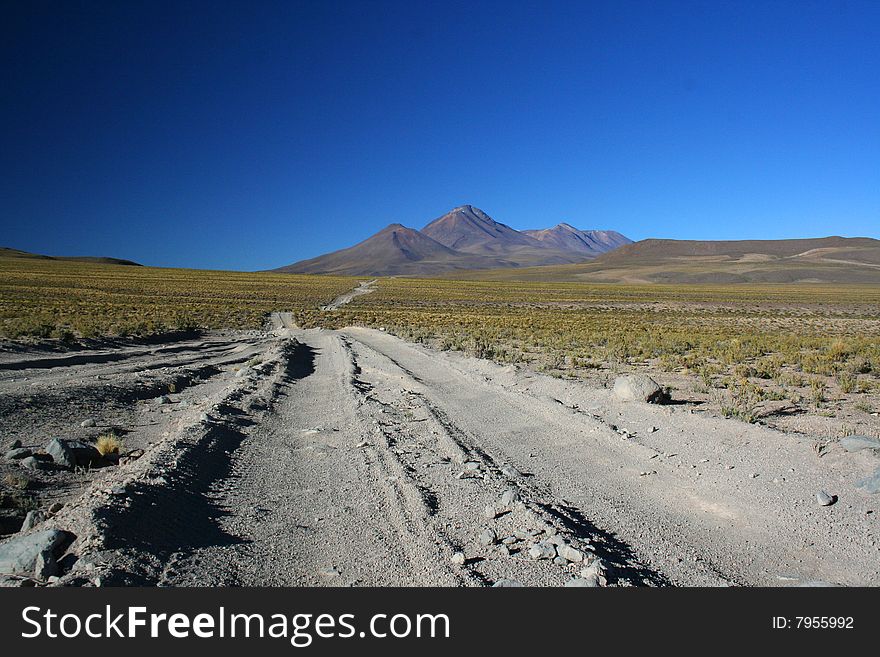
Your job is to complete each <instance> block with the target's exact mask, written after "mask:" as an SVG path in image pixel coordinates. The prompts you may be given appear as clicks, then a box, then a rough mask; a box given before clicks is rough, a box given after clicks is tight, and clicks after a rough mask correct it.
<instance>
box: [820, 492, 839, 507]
mask: <svg viewBox="0 0 880 657" xmlns="http://www.w3.org/2000/svg"><path fill="white" fill-rule="evenodd" d="M816 501H817V502H818V503H819V506H831V505H832V504H834V503H835V502H836V501H837V496H836V495H830V494H828V493H826V492H825V491H824V490H820V491H819V492H818V493H816Z"/></svg>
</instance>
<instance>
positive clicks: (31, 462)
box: [19, 456, 48, 470]
mask: <svg viewBox="0 0 880 657" xmlns="http://www.w3.org/2000/svg"><path fill="white" fill-rule="evenodd" d="M19 463H20V464H21V467H23V468H26V469H28V470H46V469H47V467H48V466H47V465H46V464H45V463H43V462H42V461H40V460H39V459H37V458H34V457H33V456H28V457H25V458H23V459H21V460H20V461H19Z"/></svg>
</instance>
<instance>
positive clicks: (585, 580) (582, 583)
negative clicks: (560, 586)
mask: <svg viewBox="0 0 880 657" xmlns="http://www.w3.org/2000/svg"><path fill="white" fill-rule="evenodd" d="M565 586H566V588H595V587H597V586H599V579H598V578H597V577H596V576H595V575H590V576H589V577H578V578H576V579H570V580H568V581H567V582H566V583H565Z"/></svg>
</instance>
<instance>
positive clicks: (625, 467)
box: [0, 317, 880, 586]
mask: <svg viewBox="0 0 880 657" xmlns="http://www.w3.org/2000/svg"><path fill="white" fill-rule="evenodd" d="M288 319H289V318H288ZM275 325H276V328H275V330H274V332H272V333H269V334H265V335H264V336H262V337H260V336H253V337H251V338H250V339H249V340H248V341H247V342H246V343H245V344H243V345H242V346H235V345H232V344H229V343H228V341H225V340H219V339H218V340H217V343H216V344H214V345H206V347H205V352H206V354H205V355H206V358H207V359H209V360H212V363H213V364H212V367H213V368H214V369H213V370H210V371H206V372H204V373H203V375H204V378H203V379H202V380H198V381H194V382H192V385H190V386H189V387H186V388H183V389H181V390H180V391H179V392H177V393H175V394H174V395H172V400H171V401H172V406H173V405H175V404H176V405H182V406H183V408H175V409H174V411H173V413H168V412H164V411H163V408H164V407H159V406H156V405H155V404H154V403H153V401H152V400H150V399H147V400H145V401H144V402H142V405H141V406H140V407H136V408H134V409H129V410H128V411H127V412H128V413H129V415H128V416H125V415H118V414H119V413H122V410H120V409H117V410H116V411H115V412H116V413H117V415H118V417H116V418H115V422H117V423H120V422H123V421H124V422H128V423H129V424H131V425H133V426H146V427H147V428H146V429H140V430H139V431H141V432H144V431H147V432H150V433H149V434H148V435H149V436H150V437H151V438H152V440H149V441H146V442H145V444H146V445H147V452H146V454H145V455H144V457H142V458H141V459H139V460H137V461H135V462H133V463H131V464H129V465H126V466H120V467H118V468H114V469H107V471H106V472H105V473H102V474H101V475H100V476H99V477H98V478H97V479H95V480H94V481H93V482H92V483H91V484H90V488H89V490H88V491H86V493H85V494H84V495H83V496H82V498H78V499H72V500H70V501H69V502H68V504H67V506H66V507H65V509H64V510H62V511H61V512H59V513H58V514H57V515H56V516H55V517H53V518H50V519H49V520H48V521H47V523H48V524H50V525H52V526H57V527H62V528H65V529H68V530H70V531H72V532H73V533H74V534H75V535H76V536H77V540H76V542H75V543H74V544H73V546H72V547H71V552H72V554H73V555H74V558H72V559H70V561H71V562H75V563H74V565H73V566H72V568H71V569H70V571H69V572H68V573H67V574H66V575H65V576H64V577H62V579H61V581H60V583H69V584H89V583H93V582H95V581H96V580H99V579H100V580H101V581H102V583H122V584H125V583H139V584H144V583H148V584H162V585H167V586H177V585H331V586H341V585H357V586H362V585H395V586H397V585H449V586H460V585H466V586H471V585H475V586H480V585H492V584H494V583H496V582H498V581H499V580H508V579H509V580H516V581H518V582H521V583H523V584H526V585H563V584H565V583H566V582H569V581H571V580H572V578H576V577H578V576H579V575H580V573H581V570H582V569H583V566H584V564H583V563H563V561H562V560H557V561H556V562H554V561H552V560H550V559H537V560H536V559H534V558H532V556H530V554H529V550H530V548H531V547H532V546H534V545H535V544H538V543H540V542H541V541H554V542H556V543H565V544H566V545H569V546H571V547H574V548H576V549H577V550H578V551H579V552H580V553H582V554H583V555H585V558H586V561H587V562H592V563H596V562H595V561H594V560H595V558H596V557H598V558H600V559H601V560H602V561H601V563H602V564H603V565H604V567H605V572H604V575H605V578H604V580H602V582H601V583H607V584H608V585H652V586H662V585H698V586H702V585H710V586H716V585H770V586H786V585H796V584H803V583H809V582H816V581H819V582H828V583H838V584H844V585H878V584H880V567H878V564H880V541H878V531H877V517H878V514H877V513H876V507H877V496H871V495H868V494H866V493H864V492H863V491H861V490H860V489H857V488H856V487H855V486H854V483H855V481H856V480H858V479H859V478H861V477H864V476H866V475H867V474H869V473H870V472H872V471H873V470H874V469H875V468H876V467H877V464H878V460H877V458H876V456H874V455H872V454H871V453H870V452H869V451H865V452H858V453H853V454H850V453H846V452H845V451H844V450H843V449H842V448H840V447H839V446H837V445H835V444H831V445H830V446H829V447H828V448H827V449H825V450H824V451H823V452H822V456H819V455H818V454H817V451H816V450H815V449H814V443H815V438H810V437H806V436H800V435H790V434H784V433H780V432H776V431H772V430H770V429H767V428H765V427H761V426H756V425H748V424H744V423H741V422H738V421H735V420H724V419H719V418H715V417H712V416H709V415H708V414H702V413H698V412H697V413H695V412H694V409H692V408H685V407H684V406H677V405H674V404H673V405H667V406H655V405H647V404H639V403H621V402H617V401H615V400H614V399H613V397H612V395H611V393H610V391H609V390H607V389H604V388H592V387H588V386H586V385H584V384H583V383H575V382H567V381H562V380H559V379H554V378H551V377H545V376H541V375H536V374H534V373H529V372H526V371H522V370H519V369H517V368H515V367H512V366H508V367H502V366H499V365H496V364H493V363H489V362H487V361H481V360H475V359H471V358H467V357H465V356H462V355H460V354H452V353H440V352H435V351H432V350H429V349H427V348H425V347H422V346H418V345H412V344H408V343H405V342H403V341H401V340H399V339H398V338H396V337H393V336H391V335H387V334H385V333H383V332H380V331H375V330H369V329H362V328H349V329H345V330H342V331H325V330H300V329H296V328H291V327H290V324H289V322H285V321H284V320H283V317H279V318H276V323H275ZM236 349H237V351H235V350H236ZM233 351H234V353H233ZM152 353H153V356H152V358H153V359H154V361H147V362H141V361H138V360H137V359H138V358H143V356H137V355H132V356H131V357H130V358H127V359H124V360H120V361H117V362H115V363H114V364H112V365H110V364H102V363H91V364H88V363H87V361H88V358H84V359H79V360H77V362H76V365H75V366H76V367H78V368H83V367H85V368H90V367H91V368H101V369H100V371H103V372H105V373H106V372H107V370H106V369H105V368H108V367H113V368H122V369H123V370H125V369H126V366H125V365H124V364H123V363H125V362H128V363H129V365H128V366H127V367H128V370H132V369H137V370H138V371H142V368H143V367H145V366H146V367H149V366H150V363H151V362H153V364H155V359H157V358H159V359H161V360H160V362H163V363H165V365H164V367H166V368H168V369H169V370H170V371H169V372H168V376H171V375H173V370H174V368H175V366H176V365H175V363H174V362H173V361H171V360H168V358H169V356H168V354H169V353H178V354H180V355H179V358H180V359H182V360H183V361H184V362H185V364H186V367H193V364H192V363H191V362H190V361H191V360H192V357H193V349H192V348H191V347H188V348H186V349H181V350H180V351H179V352H160V353H158V354H157V353H155V352H152ZM163 353H164V354H166V355H165V356H162V354H163ZM175 357H177V356H175ZM18 358H19V360H23V357H18ZM29 360H30V361H32V360H33V359H32V358H29ZM13 361H14V359H12V361H10V359H7V365H6V367H7V370H6V374H5V375H6V376H8V375H9V374H11V373H16V374H17V375H18V376H20V375H21V374H22V373H27V374H28V375H29V385H31V386H34V383H36V384H37V385H36V386H34V387H32V388H30V389H29V390H28V393H27V394H28V395H29V398H31V399H32V401H33V397H34V395H35V394H36V393H35V392H34V390H39V389H40V386H41V385H50V384H48V383H45V384H43V383H41V381H44V380H45V377H46V376H50V375H51V377H53V378H52V380H53V381H61V380H64V379H65V374H69V372H66V371H65V370H66V369H67V368H71V367H74V365H73V364H71V363H69V362H67V363H62V362H57V363H55V364H54V365H55V367H54V368H53V369H45V368H44V370H39V369H37V368H35V367H34V365H35V364H34V363H33V362H29V363H28V365H29V367H28V368H27V369H24V368H19V369H16V368H15V367H14V366H13V365H10V364H9V363H10V362H13ZM245 361H246V363H245ZM134 362H138V363H139V364H138V365H137V367H136V368H135V367H133V366H132V363H134ZM84 363H86V364H84ZM229 363H232V366H230V367H225V365H226V364H229ZM43 365H44V366H45V365H46V363H43ZM128 370H126V371H128ZM41 372H42V374H41ZM81 374H83V376H84V379H89V378H90V376H91V370H88V371H87V372H81ZM67 378H70V377H67ZM13 383H14V382H9V383H3V379H2V377H0V388H2V389H3V390H7V391H8V390H10V387H11V386H13ZM4 386H5V387H4ZM183 402H186V404H183ZM106 406H107V404H104V406H103V407H106ZM92 410H93V412H94V413H99V412H100V409H97V410H95V408H94V407H93V409H92ZM99 419H101V418H99ZM101 422H102V423H104V422H105V420H104V419H101ZM135 435H137V433H136V432H135ZM820 489H824V490H827V491H828V492H830V493H832V494H835V495H837V496H838V497H839V500H838V501H837V503H836V504H834V505H832V506H828V507H822V506H819V505H818V504H817V502H816V499H815V495H816V492H817V491H818V490H820ZM505 492H507V495H508V496H515V497H516V498H517V499H516V500H514V501H511V500H510V499H508V498H506V499H505V502H504V503H502V500H501V498H502V495H503V494H504V493H505ZM487 506H492V507H494V508H493V509H492V513H489V514H487V513H486V507H487ZM490 516H491V517H490ZM487 529H491V530H492V532H494V537H493V536H492V535H490V536H489V537H488V538H487V539H486V540H481V534H483V533H484V532H485V531H486V530H487ZM489 539H494V540H489ZM459 551H460V552H462V553H463V554H464V557H465V559H466V561H465V563H464V564H459V563H454V560H453V555H454V554H455V553H456V552H459ZM77 559H78V560H77ZM594 583H595V580H594Z"/></svg>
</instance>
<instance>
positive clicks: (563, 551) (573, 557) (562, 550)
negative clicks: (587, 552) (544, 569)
mask: <svg viewBox="0 0 880 657" xmlns="http://www.w3.org/2000/svg"><path fill="white" fill-rule="evenodd" d="M556 551H557V552H558V553H559V556H560V557H562V558H563V559H565V560H566V561H571V562H572V563H580V562H581V561H583V560H584V553H583V552H581V551H580V550H578V549H577V548H574V547H572V546H570V545H560V546H559V547H557V548H556Z"/></svg>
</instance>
